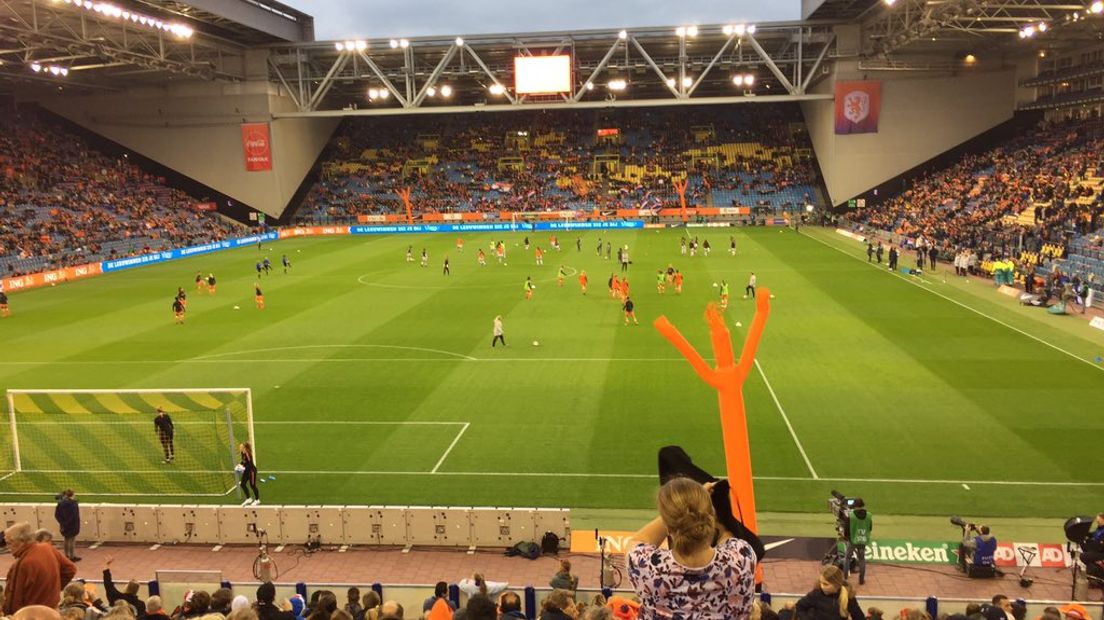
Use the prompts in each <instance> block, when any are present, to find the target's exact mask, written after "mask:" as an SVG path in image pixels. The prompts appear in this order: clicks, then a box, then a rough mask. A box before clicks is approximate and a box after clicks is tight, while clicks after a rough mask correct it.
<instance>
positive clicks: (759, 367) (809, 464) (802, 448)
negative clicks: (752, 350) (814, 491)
mask: <svg viewBox="0 0 1104 620" xmlns="http://www.w3.org/2000/svg"><path fill="white" fill-rule="evenodd" d="M755 369H756V370H758V371H759V376H760V377H762V378H763V383H765V384H766V386H767V391H768V392H770V395H771V399H772V400H774V406H775V407H778V413H780V414H782V421H783V422H785V423H786V428H787V429H789V431H790V437H793V441H794V445H796V446H797V451H798V452H800V453H801V458H802V460H804V461H805V467H807V468H809V474H810V475H812V477H813V480H820V476H818V475H817V473H816V470H815V469H813V463H812V461H810V460H809V455H808V454H806V453H805V446H803V445H801V440H800V439H798V438H797V432H796V431H794V427H793V424H790V418H789V416H787V415H786V410H785V409H783V408H782V403H780V402H778V395H777V394H775V393H774V388H773V387H771V384H770V381H769V380H768V379H767V375H766V373H764V372H763V366H762V365H760V364H759V360H758V359H757V360H755Z"/></svg>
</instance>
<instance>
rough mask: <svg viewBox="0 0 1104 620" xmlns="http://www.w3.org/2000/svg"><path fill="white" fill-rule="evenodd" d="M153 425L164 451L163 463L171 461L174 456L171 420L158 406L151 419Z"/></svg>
mask: <svg viewBox="0 0 1104 620" xmlns="http://www.w3.org/2000/svg"><path fill="white" fill-rule="evenodd" d="M153 427H154V428H155V429H156V430H157V439H159V440H160V441H161V448H162V449H163V450H164V451H165V460H164V462H165V463H172V462H173V457H174V456H175V453H174V450H173V421H172V418H170V417H169V414H167V413H165V410H164V409H162V408H160V407H158V408H157V417H155V418H154V419H153Z"/></svg>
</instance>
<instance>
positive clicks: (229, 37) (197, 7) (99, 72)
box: [0, 0, 314, 93]
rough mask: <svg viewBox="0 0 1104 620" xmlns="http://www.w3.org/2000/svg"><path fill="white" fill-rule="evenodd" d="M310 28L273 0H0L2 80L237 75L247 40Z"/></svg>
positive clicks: (80, 83)
mask: <svg viewBox="0 0 1104 620" xmlns="http://www.w3.org/2000/svg"><path fill="white" fill-rule="evenodd" d="M313 32H314V23H313V19H312V18H311V17H310V16H309V15H307V14H305V13H302V12H300V11H297V10H295V9H292V8H290V7H288V6H285V5H283V4H281V3H279V2H275V1H274V0H190V1H184V0H111V1H110V2H107V1H101V0H0V89H4V90H16V87H17V85H18V86H19V88H18V90H19V91H20V92H21V93H25V92H30V93H34V92H35V91H36V90H39V89H42V88H48V89H54V88H57V87H63V88H64V87H68V88H71V89H76V90H81V89H85V90H113V89H119V88H124V87H126V86H132V85H136V84H146V83H164V82H165V81H166V80H172V79H207V80H213V79H224V80H237V79H242V78H243V77H244V62H243V61H244V58H243V53H244V51H245V50H246V49H247V48H249V47H254V46H258V45H265V44H270V43H275V42H279V41H309V40H311V39H313V36H314V35H313ZM36 69H37V71H36Z"/></svg>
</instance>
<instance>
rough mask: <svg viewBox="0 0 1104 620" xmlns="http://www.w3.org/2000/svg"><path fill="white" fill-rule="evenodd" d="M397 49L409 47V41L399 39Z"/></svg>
mask: <svg viewBox="0 0 1104 620" xmlns="http://www.w3.org/2000/svg"><path fill="white" fill-rule="evenodd" d="M399 47H401V48H403V49H406V48H408V47H410V41H407V40H406V39H399Z"/></svg>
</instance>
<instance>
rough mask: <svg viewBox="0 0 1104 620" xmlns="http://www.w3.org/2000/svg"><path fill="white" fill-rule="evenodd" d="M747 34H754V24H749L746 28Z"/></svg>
mask: <svg viewBox="0 0 1104 620" xmlns="http://www.w3.org/2000/svg"><path fill="white" fill-rule="evenodd" d="M747 33H748V34H755V24H751V25H750V26H748V27H747Z"/></svg>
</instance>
